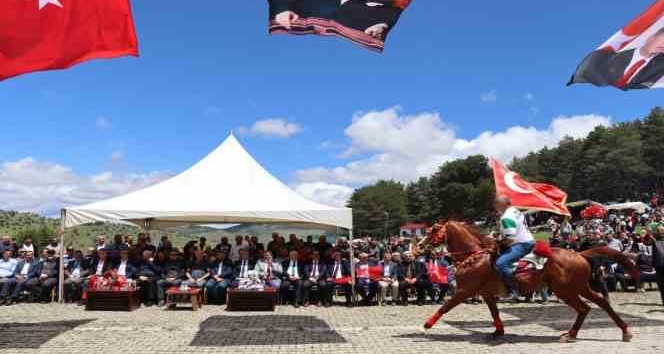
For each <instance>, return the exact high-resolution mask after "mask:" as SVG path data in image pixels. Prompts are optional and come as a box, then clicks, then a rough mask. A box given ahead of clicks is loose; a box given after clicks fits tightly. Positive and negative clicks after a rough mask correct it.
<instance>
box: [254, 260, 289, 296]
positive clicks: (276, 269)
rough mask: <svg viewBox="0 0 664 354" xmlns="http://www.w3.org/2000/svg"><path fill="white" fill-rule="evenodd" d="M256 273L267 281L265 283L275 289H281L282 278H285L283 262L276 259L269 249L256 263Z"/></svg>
mask: <svg viewBox="0 0 664 354" xmlns="http://www.w3.org/2000/svg"><path fill="white" fill-rule="evenodd" d="M255 269H256V273H258V276H259V277H260V278H261V280H263V281H264V282H265V285H266V286H268V287H271V288H274V289H277V290H279V289H281V279H282V278H283V274H284V268H283V267H282V265H281V263H278V262H276V261H274V259H273V258H272V253H271V252H270V251H267V252H265V253H264V254H263V259H262V260H260V261H259V262H258V263H256V268H255Z"/></svg>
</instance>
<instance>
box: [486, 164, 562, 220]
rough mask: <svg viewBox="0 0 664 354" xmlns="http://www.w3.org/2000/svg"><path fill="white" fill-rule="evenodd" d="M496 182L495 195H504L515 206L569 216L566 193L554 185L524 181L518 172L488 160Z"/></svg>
mask: <svg viewBox="0 0 664 354" xmlns="http://www.w3.org/2000/svg"><path fill="white" fill-rule="evenodd" d="M489 164H490V165H491V168H492V169H493V178H494V180H495V182H496V195H504V196H506V197H508V198H510V200H511V201H512V205H513V206H515V207H517V208H522V209H530V210H540V211H548V212H550V213H554V214H559V215H565V216H570V212H569V210H567V206H565V204H566V203H567V193H565V192H564V191H562V190H560V188H558V187H556V186H552V185H550V184H542V183H530V182H526V181H524V180H523V179H522V178H521V176H519V174H518V173H516V172H512V171H510V170H509V169H507V167H505V166H503V165H502V164H501V163H500V162H498V161H496V160H494V159H491V160H490V161H489Z"/></svg>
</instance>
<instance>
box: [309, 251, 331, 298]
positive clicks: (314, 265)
mask: <svg viewBox="0 0 664 354" xmlns="http://www.w3.org/2000/svg"><path fill="white" fill-rule="evenodd" d="M304 275H305V280H304V283H303V287H304V306H307V305H309V303H310V302H311V298H312V297H311V295H312V288H314V285H315V287H316V288H317V289H316V290H315V293H314V295H315V298H316V300H317V301H321V302H323V305H327V296H326V295H325V294H327V286H328V284H327V282H326V279H327V278H328V268H327V266H326V265H325V264H323V263H321V259H320V252H319V251H313V252H312V253H311V263H309V264H307V265H306V266H304Z"/></svg>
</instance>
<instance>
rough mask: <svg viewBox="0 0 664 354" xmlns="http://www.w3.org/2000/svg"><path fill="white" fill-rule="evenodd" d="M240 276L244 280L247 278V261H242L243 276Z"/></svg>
mask: <svg viewBox="0 0 664 354" xmlns="http://www.w3.org/2000/svg"><path fill="white" fill-rule="evenodd" d="M240 276H241V277H242V278H246V277H247V261H245V260H243V261H242V274H241V275H240Z"/></svg>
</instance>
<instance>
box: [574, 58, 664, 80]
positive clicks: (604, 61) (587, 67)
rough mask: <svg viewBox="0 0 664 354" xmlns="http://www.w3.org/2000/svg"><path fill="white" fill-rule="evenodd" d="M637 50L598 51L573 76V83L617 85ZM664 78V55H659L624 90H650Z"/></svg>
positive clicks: (586, 59) (585, 60) (584, 61)
mask: <svg viewBox="0 0 664 354" xmlns="http://www.w3.org/2000/svg"><path fill="white" fill-rule="evenodd" d="M635 50H636V49H630V50H625V51H622V52H612V51H608V50H596V51H593V52H592V53H590V54H589V55H588V56H587V57H586V58H585V59H584V60H583V62H582V63H581V65H579V68H578V69H577V71H576V73H575V74H574V75H573V76H572V78H571V80H570V82H569V83H568V84H572V83H591V84H594V85H597V86H607V85H615V84H616V83H617V82H618V81H620V80H621V79H622V77H623V76H624V75H625V73H626V71H627V70H628V66H629V63H630V62H631V61H632V58H633V57H634V52H635ZM662 76H664V55H661V54H660V55H657V56H655V57H654V58H653V59H651V60H650V61H649V62H648V64H647V65H646V66H644V67H643V68H641V70H639V72H638V73H636V75H634V76H633V77H632V78H631V80H630V81H629V82H628V83H627V85H626V86H625V87H621V88H623V89H640V88H649V87H650V86H652V85H653V84H655V83H656V82H657V81H659V79H661V78H662Z"/></svg>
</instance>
